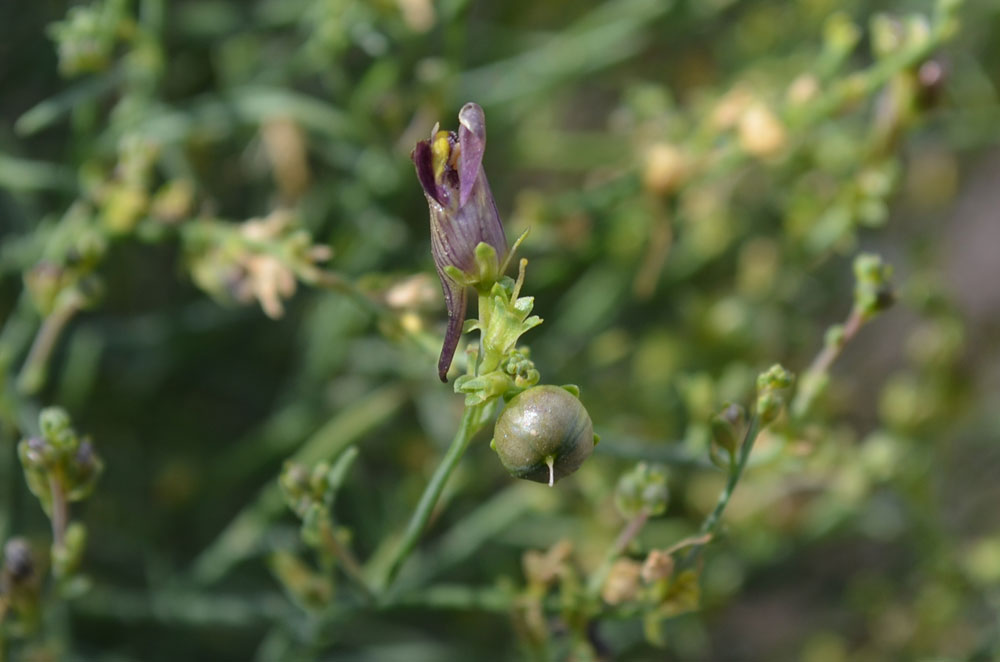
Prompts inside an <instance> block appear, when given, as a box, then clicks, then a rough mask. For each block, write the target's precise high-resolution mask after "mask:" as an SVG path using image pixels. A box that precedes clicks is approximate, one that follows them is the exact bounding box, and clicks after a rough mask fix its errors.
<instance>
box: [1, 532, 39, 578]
mask: <svg viewBox="0 0 1000 662" xmlns="http://www.w3.org/2000/svg"><path fill="white" fill-rule="evenodd" d="M3 574H4V576H5V578H6V581H9V582H10V583H11V584H12V585H16V584H21V583H23V582H26V581H28V580H29V579H31V576H32V575H34V574H35V559H34V555H33V554H32V552H31V546H30V545H28V542H27V541H26V540H25V539H24V538H11V539H10V540H8V541H7V544H6V545H4V546H3ZM8 590H9V589H8Z"/></svg>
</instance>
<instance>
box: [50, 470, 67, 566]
mask: <svg viewBox="0 0 1000 662" xmlns="http://www.w3.org/2000/svg"><path fill="white" fill-rule="evenodd" d="M49 490H50V491H51V492H52V517H51V518H50V519H51V520H52V546H53V547H55V548H57V549H61V548H62V547H63V545H64V544H65V539H66V523H67V521H68V518H69V513H68V507H67V503H66V495H65V493H64V492H63V488H62V483H60V482H59V479H58V478H57V477H56V476H55V475H54V474H49Z"/></svg>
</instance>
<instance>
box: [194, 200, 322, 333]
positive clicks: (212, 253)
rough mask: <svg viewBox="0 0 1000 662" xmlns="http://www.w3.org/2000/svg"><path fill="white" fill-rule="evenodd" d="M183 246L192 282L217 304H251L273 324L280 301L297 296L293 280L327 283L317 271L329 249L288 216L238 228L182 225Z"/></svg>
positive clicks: (279, 214) (218, 223) (273, 215)
mask: <svg viewBox="0 0 1000 662" xmlns="http://www.w3.org/2000/svg"><path fill="white" fill-rule="evenodd" d="M183 237H184V247H185V251H186V253H187V260H188V265H189V269H190V271H191V277H192V278H193V279H194V281H195V283H196V284H197V285H198V286H199V287H200V288H201V289H203V290H205V291H206V292H207V293H208V294H210V295H211V296H213V297H214V298H216V299H217V300H220V301H223V302H226V301H236V302H238V303H249V302H251V301H253V300H254V299H256V300H257V301H258V302H259V303H260V306H261V308H262V309H263V310H264V313H265V314H266V315H267V316H268V317H270V318H272V319H277V318H279V317H281V316H282V315H283V314H284V311H285V309H284V304H283V300H284V299H288V298H290V297H291V296H292V295H293V294H295V287H296V278H298V280H301V281H302V282H304V283H307V284H310V285H314V284H317V283H322V282H325V281H326V280H327V278H328V275H327V274H326V272H324V271H323V269H322V268H321V267H320V266H318V265H319V263H321V262H324V261H326V260H328V259H329V258H330V249H329V248H328V247H327V246H323V245H317V244H314V243H313V240H312V237H311V236H310V235H309V233H308V232H307V231H305V230H304V229H302V228H300V227H299V226H298V224H297V223H296V219H295V217H294V216H292V215H291V214H290V213H288V212H287V211H282V210H278V211H274V212H273V213H271V214H270V215H269V216H267V217H266V218H262V219H254V220H250V221H247V222H245V223H242V224H239V225H237V224H233V223H224V222H221V221H215V220H210V219H200V220H198V221H196V222H194V223H190V224H187V225H185V226H184V234H183Z"/></svg>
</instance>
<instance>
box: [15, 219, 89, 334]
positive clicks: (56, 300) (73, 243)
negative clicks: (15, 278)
mask: <svg viewBox="0 0 1000 662" xmlns="http://www.w3.org/2000/svg"><path fill="white" fill-rule="evenodd" d="M52 232H53V234H52V235H51V236H50V237H49V238H48V241H47V242H46V247H45V253H44V254H43V256H42V259H41V260H40V261H39V262H38V264H36V265H35V266H34V267H32V268H31V269H30V270H28V271H27V272H26V273H25V275H24V285H25V289H26V291H27V293H28V296H30V297H31V302H32V304H34V307H35V309H36V310H37V311H38V313H39V315H41V316H42V317H47V316H49V315H51V314H52V313H53V312H55V311H56V310H60V309H63V308H65V307H67V306H79V307H86V306H87V305H90V304H91V303H93V302H95V301H96V299H97V298H98V296H99V293H100V291H101V286H100V283H99V281H98V280H97V279H96V277H95V276H94V275H93V272H94V269H95V268H96V266H97V265H98V264H99V263H100V261H101V260H102V259H103V257H104V255H105V253H106V252H107V248H108V242H107V238H106V237H105V236H104V234H103V233H102V232H101V231H100V229H99V228H98V227H97V226H96V224H95V222H94V217H93V213H92V211H91V210H90V208H89V207H88V206H87V205H85V204H83V203H77V204H75V205H73V206H71V207H70V208H69V210H67V212H66V214H65V215H64V216H63V218H62V219H61V220H60V222H59V224H58V225H57V226H55V228H54V229H53V230H52Z"/></svg>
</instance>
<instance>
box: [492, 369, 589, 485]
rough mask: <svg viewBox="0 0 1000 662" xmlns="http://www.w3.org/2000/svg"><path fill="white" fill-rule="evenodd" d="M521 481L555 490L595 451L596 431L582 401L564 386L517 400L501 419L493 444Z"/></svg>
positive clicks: (530, 391)
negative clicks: (543, 484) (558, 482)
mask: <svg viewBox="0 0 1000 662" xmlns="http://www.w3.org/2000/svg"><path fill="white" fill-rule="evenodd" d="M491 446H492V447H493V449H494V450H496V452H497V455H499V456H500V462H501V463H503V466H504V467H505V468H506V469H507V471H509V472H510V474H511V475H512V476H514V477H516V478H526V479H527V480H533V481H536V482H539V483H548V484H549V486H552V485H553V484H554V483H555V481H557V480H559V479H560V478H562V477H563V476H568V475H569V474H571V473H573V472H574V471H576V470H577V469H579V468H580V465H581V464H583V461H584V460H586V459H587V458H588V457H590V453H591V452H592V451H593V450H594V427H593V424H592V423H591V421H590V415H589V414H587V410H586V409H585V408H584V406H583V404H581V403H580V400H579V399H578V398H576V397H575V396H574V395H573V394H571V393H570V392H569V391H567V390H566V389H563V388H560V387H558V386H535V387H532V388H529V389H528V390H526V391H523V392H521V393H519V394H518V395H516V396H514V398H513V399H511V401H510V402H509V403H508V404H507V407H506V408H505V409H504V410H503V412H502V413H501V414H500V417H499V418H498V419H497V424H496V428H495V429H494V432H493V443H492V444H491Z"/></svg>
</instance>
